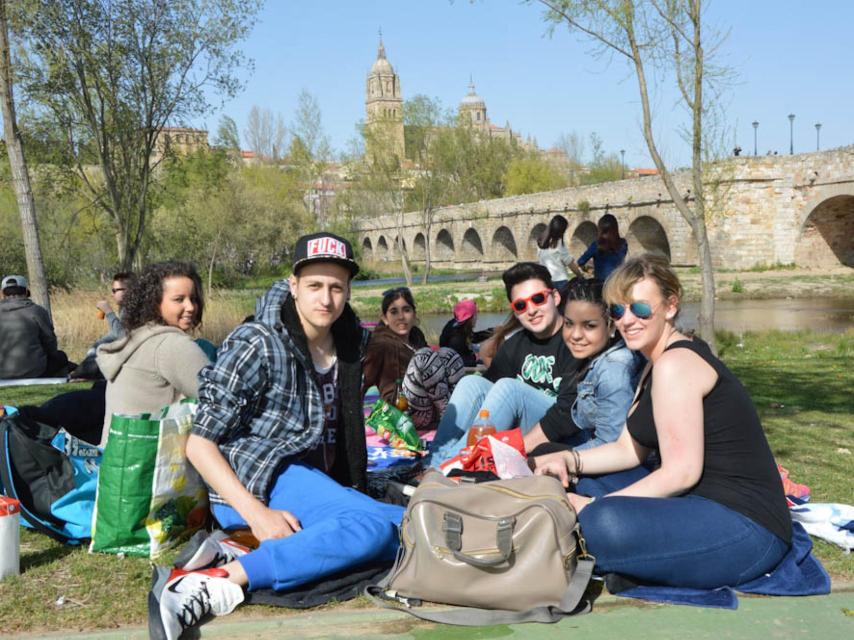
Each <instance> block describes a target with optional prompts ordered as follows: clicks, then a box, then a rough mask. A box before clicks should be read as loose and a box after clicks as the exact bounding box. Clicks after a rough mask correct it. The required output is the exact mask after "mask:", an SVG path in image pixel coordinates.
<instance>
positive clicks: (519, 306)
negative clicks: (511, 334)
mask: <svg viewBox="0 0 854 640" xmlns="http://www.w3.org/2000/svg"><path fill="white" fill-rule="evenodd" d="M552 291H554V289H543V290H542V291H537V293H534V294H532V295H530V296H528V297H527V298H517V299H516V300H514V301H513V302H511V303H510V308H511V309H512V310H513V313H515V314H516V315H517V316H518V315H520V314H522V313H525V311H527V310H528V303H529V302H530V303H531V304H532V305H533V306H535V307H542V306H543V305H544V304H545V303H546V301H547V300H548V299H549V296H550V295H551V294H552Z"/></svg>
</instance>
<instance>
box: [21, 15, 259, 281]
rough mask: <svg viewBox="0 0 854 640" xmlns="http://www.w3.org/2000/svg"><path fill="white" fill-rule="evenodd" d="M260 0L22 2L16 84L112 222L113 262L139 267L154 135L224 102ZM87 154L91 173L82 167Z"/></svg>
mask: <svg viewBox="0 0 854 640" xmlns="http://www.w3.org/2000/svg"><path fill="white" fill-rule="evenodd" d="M259 7H260V0H114V1H107V0H21V1H20V2H19V3H17V4H16V16H15V18H16V24H17V25H18V29H19V33H20V34H21V35H22V37H23V50H22V57H21V63H22V77H24V78H26V81H25V84H24V89H25V92H26V95H27V96H28V98H29V99H30V100H31V101H32V102H33V104H34V105H36V106H37V107H38V115H39V116H40V117H42V118H45V119H49V120H51V121H52V122H53V123H54V124H55V126H56V127H57V129H58V130H60V131H61V132H62V137H63V143H64V146H65V149H66V152H67V154H68V157H69V159H70V162H71V167H72V168H73V170H75V171H76V173H77V175H78V176H79V177H80V179H81V180H82V182H83V184H84V185H85V186H86V189H87V190H88V192H89V195H90V197H91V200H92V202H94V203H95V204H96V205H97V206H98V207H100V208H101V209H102V210H103V211H104V212H105V213H106V215H107V216H108V218H109V219H110V221H111V223H112V227H113V234H114V237H115V242H116V250H117V254H118V261H119V263H120V264H121V266H122V267H123V268H129V267H130V266H131V265H132V264H133V263H134V262H136V261H137V257H138V252H139V250H140V247H141V245H142V243H143V240H144V238H145V235H146V222H147V217H148V214H149V211H150V209H151V207H150V203H149V192H150V189H151V186H152V184H153V183H154V181H155V175H154V169H155V167H156V166H157V164H158V163H159V158H158V156H159V154H158V149H159V147H158V143H159V141H162V140H161V132H162V130H163V128H164V127H166V126H167V124H169V123H173V122H187V121H190V120H192V119H194V118H197V117H199V116H201V115H203V114H205V113H207V112H209V111H210V109H211V107H212V105H211V104H210V103H209V99H208V97H209V96H210V95H215V94H220V95H224V96H232V95H234V94H235V92H236V90H237V89H238V87H239V84H240V83H239V81H238V79H237V71H238V70H239V69H240V68H241V67H243V66H244V65H245V63H246V60H245V58H244V57H243V56H242V54H241V53H240V51H239V50H238V49H237V46H238V44H239V43H240V41H241V40H242V39H243V38H244V37H245V36H246V35H247V34H248V32H249V29H250V27H251V25H252V23H253V21H254V18H255V15H256V13H257V11H258V9H259ZM89 153H91V154H92V155H93V156H94V158H95V160H96V162H95V164H96V165H97V167H98V171H97V172H94V171H92V169H91V167H89V166H87V158H88V154H89Z"/></svg>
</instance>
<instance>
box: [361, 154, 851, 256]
mask: <svg viewBox="0 0 854 640" xmlns="http://www.w3.org/2000/svg"><path fill="white" fill-rule="evenodd" d="M674 181H675V182H676V184H677V186H678V188H679V190H680V191H681V192H682V193H683V194H686V195H688V196H689V198H690V197H692V196H691V193H690V189H691V179H690V173H689V172H687V171H686V172H680V173H677V174H675V175H674ZM705 187H706V189H705V190H706V199H707V212H708V220H709V222H708V229H709V238H710V240H711V244H712V251H713V257H714V261H715V263H716V265H717V266H728V267H732V268H749V267H751V266H754V265H756V264H763V263H764V264H769V265H770V264H775V263H785V264H787V263H794V262H797V263H799V264H804V265H805V266H823V265H826V264H832V263H834V261H835V262H836V263H837V264H838V263H842V264H847V265H849V266H854V248H852V242H854V241H852V238H854V147H844V148H840V149H833V150H830V151H823V152H817V153H805V154H798V155H795V156H761V157H739V158H730V159H728V160H725V161H723V162H720V163H717V164H715V165H712V167H710V170H709V171H708V172H707V174H706V181H705ZM606 212H609V213H612V214H614V215H615V216H616V217H617V219H618V221H619V223H620V230H621V233H622V235H624V236H625V237H626V238H627V239H628V241H629V250H630V253H637V252H642V251H657V252H660V253H663V254H665V255H667V256H668V257H669V258H670V259H671V261H672V262H673V263H674V264H681V265H692V264H696V263H697V247H696V243H695V242H694V239H693V236H692V234H691V229H690V227H689V225H688V223H687V222H686V221H685V220H684V219H683V218H682V216H681V214H679V212H678V210H677V209H676V207H675V205H674V204H673V202H672V200H671V199H670V197H669V195H668V194H667V190H666V189H665V188H664V184H663V182H662V181H661V179H660V178H658V177H656V176H651V177H644V178H634V179H629V180H619V181H615V182H608V183H602V184H597V185H588V186H583V187H572V188H568V189H560V190H557V191H549V192H543V193H535V194H528V195H522V196H513V197H508V198H500V199H495V200H483V201H480V202H474V203H469V204H461V205H453V206H447V207H442V208H440V209H437V210H436V211H435V212H434V214H433V218H432V224H431V225H430V228H429V229H428V228H426V226H425V224H424V220H423V216H422V215H421V213H420V212H409V213H406V214H404V216H403V224H402V226H400V227H398V225H397V219H396V217H394V216H383V217H380V218H374V219H367V220H362V221H360V222H359V224H358V226H357V234H358V236H359V241H360V243H361V244H362V248H363V251H364V253H365V254H366V257H367V258H369V259H376V260H392V259H395V258H396V249H395V245H396V241H395V239H396V238H397V236H398V234H402V236H403V241H404V244H405V246H406V247H407V249H408V250H409V252H410V256H411V257H412V258H413V259H414V260H416V261H417V260H423V259H424V255H425V249H426V246H427V236H428V235H429V238H430V247H431V259H432V262H433V263H434V264H435V265H436V266H439V267H458V268H476V267H482V268H504V267H506V266H509V265H510V264H512V263H514V262H516V261H519V260H532V259H533V260H535V259H536V244H535V242H536V238H537V236H538V235H539V233H541V232H542V230H543V229H544V228H545V225H547V224H548V221H549V220H550V219H551V217H552V216H554V215H556V214H561V215H563V216H565V217H566V218H567V220H568V221H569V229H568V231H567V238H566V240H567V244H568V246H569V249H570V253H572V254H573V255H574V256H576V257H577V256H578V255H579V254H580V253H581V252H582V251H583V250H584V248H585V247H586V246H587V244H589V243H590V242H591V241H592V240H593V239H595V234H596V228H595V223H596V221H597V220H598V218H599V217H600V216H601V215H602V214H604V213H606Z"/></svg>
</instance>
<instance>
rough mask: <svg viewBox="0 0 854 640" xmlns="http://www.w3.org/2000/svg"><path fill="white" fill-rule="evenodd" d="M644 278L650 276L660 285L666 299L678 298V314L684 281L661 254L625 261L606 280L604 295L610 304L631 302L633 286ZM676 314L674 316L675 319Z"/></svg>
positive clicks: (677, 313)
mask: <svg viewBox="0 0 854 640" xmlns="http://www.w3.org/2000/svg"><path fill="white" fill-rule="evenodd" d="M644 278H649V279H650V280H653V281H654V282H655V284H657V285H658V289H659V291H661V295H662V297H663V298H664V299H665V300H667V299H669V298H671V297H675V298H676V305H677V311H676V316H678V315H679V310H678V307H679V303H680V302H681V301H682V283H681V282H679V277H678V276H677V275H676V273H675V272H674V271H673V268H672V267H671V266H670V261H669V260H667V258H665V257H664V256H662V255H659V254H655V253H644V254H641V255H639V256H636V257H634V258H629V259H627V260H626V261H625V262H623V264H621V265H620V266H619V267H617V269H616V270H614V272H613V273H612V274H611V275H610V276H609V277H608V279H607V280H606V281H605V289H604V291H603V292H602V297H603V298H605V302H607V303H608V304H615V303H623V302H629V301H631V291H632V287H634V286H635V284H637V283H638V282H640V281H641V280H643V279H644ZM676 316H674V317H673V319H674V320H675V319H676Z"/></svg>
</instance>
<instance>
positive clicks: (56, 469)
mask: <svg viewBox="0 0 854 640" xmlns="http://www.w3.org/2000/svg"><path fill="white" fill-rule="evenodd" d="M37 415H38V410H37V409H36V408H32V407H21V409H20V411H19V412H16V413H12V414H8V413H7V415H5V416H4V417H3V418H2V420H0V492H2V493H3V494H5V495H7V496H9V497H10V498H14V499H15V500H17V501H18V502H20V503H21V524H23V525H24V526H27V527H30V528H32V529H35V530H37V531H40V532H41V533H44V534H46V535H48V536H50V537H51V538H54V539H56V540H58V541H60V542H62V543H65V544H71V545H78V544H81V543H82V542H84V541H85V540H88V539H89V538H90V537H91V533H92V511H93V509H94V506H95V492H96V490H97V487H98V465H99V464H100V461H101V450H100V449H99V448H98V447H95V446H93V445H90V444H87V443H85V442H83V441H82V440H80V439H78V438H75V437H74V436H72V435H70V434H68V433H66V432H65V431H64V430H62V429H60V428H59V427H54V426H51V425H48V424H45V423H43V422H40V421H39V420H38V419H37Z"/></svg>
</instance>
